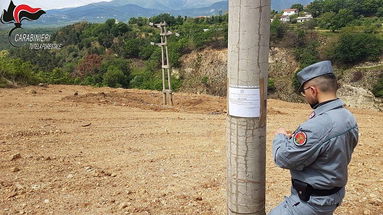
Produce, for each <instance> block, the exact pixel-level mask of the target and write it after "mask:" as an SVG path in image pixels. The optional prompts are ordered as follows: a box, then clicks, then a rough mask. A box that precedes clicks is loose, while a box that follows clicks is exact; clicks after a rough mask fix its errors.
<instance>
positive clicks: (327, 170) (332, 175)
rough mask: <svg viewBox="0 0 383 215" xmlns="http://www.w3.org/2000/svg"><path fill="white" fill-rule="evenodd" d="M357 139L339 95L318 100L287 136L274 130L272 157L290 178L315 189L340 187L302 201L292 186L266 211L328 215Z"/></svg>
mask: <svg viewBox="0 0 383 215" xmlns="http://www.w3.org/2000/svg"><path fill="white" fill-rule="evenodd" d="M357 142H358V125H357V123H356V120H355V118H354V117H353V116H352V114H351V113H350V112H349V111H348V110H347V109H345V108H344V103H343V102H342V101H341V100H340V99H336V100H332V101H329V102H325V103H323V104H320V105H319V106H318V107H317V108H315V110H314V112H313V113H312V114H311V116H310V119H309V120H307V121H306V122H304V123H302V124H301V125H300V126H299V127H298V129H297V130H296V131H295V132H294V134H293V136H292V137H291V138H289V137H287V136H285V135H283V134H277V135H276V136H275V138H274V140H273V156H274V161H275V163H276V164H277V165H278V166H280V167H282V168H285V169H289V170H290V174H291V178H292V179H295V180H300V181H302V182H305V183H308V184H310V185H311V186H312V187H313V188H314V189H317V190H330V189H333V188H335V187H341V188H342V189H341V190H339V191H338V192H337V193H335V194H332V195H328V196H311V197H310V199H309V200H308V201H307V202H304V201H301V200H300V199H299V197H298V195H297V191H296V190H295V189H294V188H292V191H291V195H290V196H289V197H287V198H286V199H285V200H284V201H283V202H282V203H281V204H280V205H278V206H277V207H276V208H274V209H273V210H272V211H271V212H270V213H269V215H284V214H286V215H287V214H289V215H311V214H312V215H322V214H323V215H331V214H332V213H333V211H334V210H335V209H336V207H337V206H339V204H340V203H341V202H342V200H343V198H344V195H345V185H346V183H347V175H348V174H347V169H348V168H347V166H348V164H349V162H350V160H351V154H352V152H353V150H354V148H355V146H356V145H357Z"/></svg>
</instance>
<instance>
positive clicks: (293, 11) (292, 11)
mask: <svg viewBox="0 0 383 215" xmlns="http://www.w3.org/2000/svg"><path fill="white" fill-rule="evenodd" d="M298 12H299V11H298V9H284V10H283V16H292V15H296V14H298Z"/></svg>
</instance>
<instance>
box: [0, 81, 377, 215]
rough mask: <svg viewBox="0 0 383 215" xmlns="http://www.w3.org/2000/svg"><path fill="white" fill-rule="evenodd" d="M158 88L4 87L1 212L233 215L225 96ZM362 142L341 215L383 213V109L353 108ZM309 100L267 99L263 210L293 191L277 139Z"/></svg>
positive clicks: (0, 93)
mask: <svg viewBox="0 0 383 215" xmlns="http://www.w3.org/2000/svg"><path fill="white" fill-rule="evenodd" d="M161 101H162V94H161V93H160V92H156V91H140V90H124V89H111V88H92V87H84V86H65V85H49V86H45V87H44V86H42V87H41V86H33V87H25V88H17V89H0V215H3V214H4V215H8V214H10V215H13V214H79V215H84V214H89V215H93V214H154V215H157V214H167V215H168V214H170V215H172V214H185V215H189V214H190V215H192V214H205V215H207V214H226V191H225V189H226V179H225V178H226V177H225V175H226V138H225V137H226V135H225V132H226V131H225V124H226V123H225V120H226V99H225V98H221V97H213V96H207V95H195V94H182V93H176V94H175V95H174V101H175V106H174V107H164V106H162V105H160V104H161ZM351 111H352V112H353V113H354V114H355V116H356V118H357V120H358V123H359V127H360V142H359V145H358V146H357V148H356V150H355V152H354V155H353V159H352V161H351V164H350V169H349V183H348V185H347V187H346V190H347V194H346V198H345V200H344V202H343V204H342V205H341V206H340V207H339V208H338V209H337V211H336V213H335V214H337V215H382V214H383V171H382V167H383V141H382V140H383V138H382V136H383V113H382V112H376V111H372V110H362V109H351ZM310 113H311V110H310V108H309V106H308V105H305V104H296V103H287V102H283V101H279V100H269V101H268V117H267V123H268V127H267V189H266V190H267V193H266V198H267V201H266V210H267V211H269V210H270V209H271V208H272V207H274V206H276V205H277V204H278V203H279V202H280V201H282V199H283V197H284V196H286V195H288V194H289V190H290V175H289V172H288V171H287V170H283V169H281V168H279V167H277V166H276V165H275V164H274V163H273V161H272V156H271V141H272V139H273V135H274V131H275V130H276V129H277V128H279V127H285V128H287V129H290V130H294V129H295V128H296V127H297V126H298V125H299V124H300V123H301V122H303V121H304V120H306V119H307V117H308V116H309V115H310Z"/></svg>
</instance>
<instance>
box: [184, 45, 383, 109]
mask: <svg viewBox="0 0 383 215" xmlns="http://www.w3.org/2000/svg"><path fill="white" fill-rule="evenodd" d="M292 52H293V50H292V49H286V48H277V47H273V48H271V50H270V56H269V71H268V72H269V73H268V75H269V79H271V80H273V82H274V86H275V90H273V92H271V93H270V95H269V97H270V98H274V99H281V100H284V101H291V102H304V100H303V98H302V96H300V95H299V94H297V93H295V90H294V88H293V83H292V82H293V79H292V77H293V76H294V73H295V72H296V71H297V70H298V69H299V63H298V62H297V61H296V60H295V59H294V57H293V54H292ZM366 65H369V66H366ZM382 67H383V58H382V60H381V61H380V62H372V63H371V62H370V63H361V64H359V65H355V66H354V67H351V68H349V69H346V70H344V69H343V68H338V67H335V68H334V69H335V73H336V74H337V75H338V77H340V80H339V83H340V85H341V88H340V89H339V92H338V95H339V96H340V97H341V98H342V99H344V100H345V102H346V104H347V105H348V106H351V107H360V108H370V109H375V110H381V111H383V100H382V99H377V98H375V97H374V95H373V94H372V93H371V90H372V89H373V86H374V84H376V82H377V78H376V77H377V76H379V75H381V74H383V70H382ZM177 73H180V74H181V76H182V77H184V79H185V80H184V82H183V86H182V88H181V91H184V92H190V93H207V94H213V95H220V96H226V92H227V88H226V85H227V83H226V81H227V49H222V50H214V49H210V48H208V49H205V50H203V51H198V52H192V53H191V54H187V55H185V56H183V57H182V68H181V69H180V70H177ZM341 73H342V75H341ZM360 74H362V75H360ZM359 76H360V77H359ZM355 77H359V79H358V80H356V79H355Z"/></svg>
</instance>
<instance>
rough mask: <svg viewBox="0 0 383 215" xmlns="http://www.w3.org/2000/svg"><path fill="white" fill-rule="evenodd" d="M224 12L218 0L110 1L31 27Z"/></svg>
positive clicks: (279, 6)
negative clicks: (111, 19)
mask: <svg viewBox="0 0 383 215" xmlns="http://www.w3.org/2000/svg"><path fill="white" fill-rule="evenodd" d="M271 1H272V9H274V10H278V11H281V10H283V9H286V8H289V7H290V6H291V5H293V4H295V3H300V4H302V5H307V4H309V3H310V2H311V1H312V0H271ZM207 4H208V5H207ZM206 5H207V6H206ZM227 10H228V2H227V1H217V0H145V1H143V0H113V1H110V2H99V3H93V4H89V5H85V6H81V7H76V8H65V9H57V10H48V11H47V13H46V14H44V15H43V16H41V18H40V19H39V20H38V21H36V22H33V23H31V24H30V25H49V26H52V25H61V26H62V25H67V24H71V23H75V22H79V21H88V22H104V21H105V20H107V19H110V18H114V19H117V20H119V21H123V22H126V21H128V20H129V19H130V18H132V17H139V16H143V17H151V16H156V15H158V14H161V13H170V14H171V15H174V16H178V15H180V16H191V17H195V16H211V15H218V14H223V13H225V12H226V11H227Z"/></svg>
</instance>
